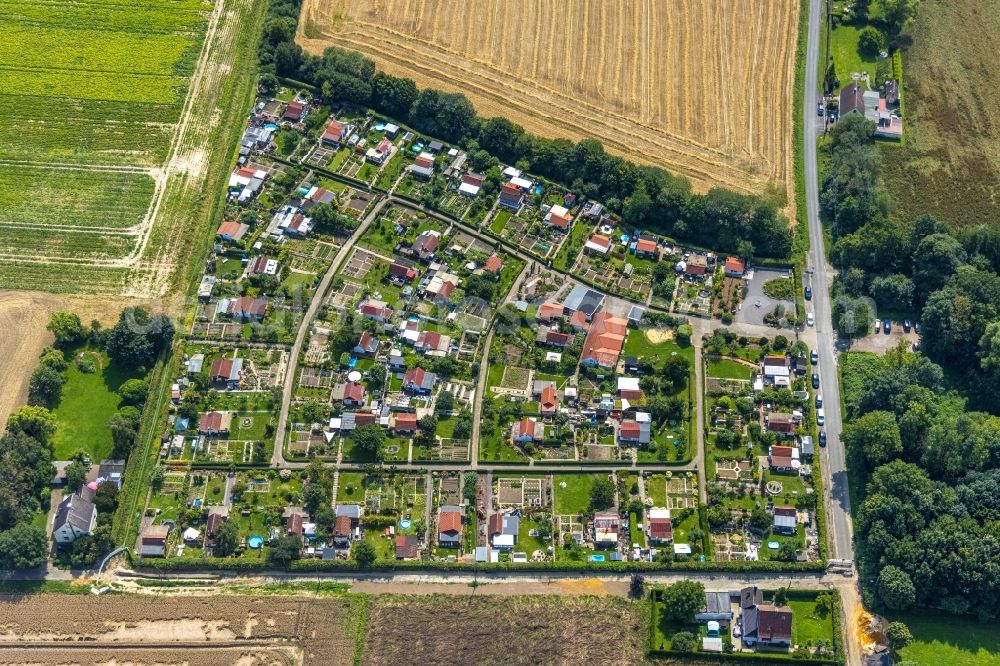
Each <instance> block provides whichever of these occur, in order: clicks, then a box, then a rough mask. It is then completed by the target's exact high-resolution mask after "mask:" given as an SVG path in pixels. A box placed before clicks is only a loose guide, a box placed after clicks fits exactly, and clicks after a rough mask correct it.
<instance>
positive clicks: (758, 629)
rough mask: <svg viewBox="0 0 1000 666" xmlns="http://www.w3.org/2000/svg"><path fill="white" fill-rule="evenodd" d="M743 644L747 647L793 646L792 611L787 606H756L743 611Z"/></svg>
mask: <svg viewBox="0 0 1000 666" xmlns="http://www.w3.org/2000/svg"><path fill="white" fill-rule="evenodd" d="M743 642H744V643H746V644H747V645H755V644H757V643H759V644H762V645H775V646H784V647H790V646H791V644H792V609H791V608H788V607H787V606H781V607H778V606H772V605H771V604H755V605H753V606H751V607H750V608H744V609H743Z"/></svg>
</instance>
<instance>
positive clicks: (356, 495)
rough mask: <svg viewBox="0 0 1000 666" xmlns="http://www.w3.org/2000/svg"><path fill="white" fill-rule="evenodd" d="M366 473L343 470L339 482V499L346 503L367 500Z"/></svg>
mask: <svg viewBox="0 0 1000 666" xmlns="http://www.w3.org/2000/svg"><path fill="white" fill-rule="evenodd" d="M364 481H365V475H364V474H355V473H353V472H341V473H340V477H339V481H338V484H337V501H338V502H344V503H346V504H362V503H364V501H365V487H364Z"/></svg>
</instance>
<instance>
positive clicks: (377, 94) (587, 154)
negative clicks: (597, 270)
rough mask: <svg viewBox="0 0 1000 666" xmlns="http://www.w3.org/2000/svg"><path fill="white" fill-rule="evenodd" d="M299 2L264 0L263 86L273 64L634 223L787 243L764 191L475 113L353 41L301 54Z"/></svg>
mask: <svg viewBox="0 0 1000 666" xmlns="http://www.w3.org/2000/svg"><path fill="white" fill-rule="evenodd" d="M299 5H300V2H299V1H298V0H278V1H276V2H272V3H271V6H270V8H269V18H268V19H267V21H266V24H265V30H264V39H263V41H262V44H261V64H262V70H263V71H264V72H266V73H267V74H265V83H266V86H268V87H270V86H273V85H274V84H275V83H276V81H275V80H274V75H275V74H276V75H278V76H284V77H290V78H293V79H297V80H300V81H304V82H307V83H310V84H312V85H314V86H315V87H316V89H317V90H318V91H319V93H320V95H321V97H322V98H323V99H325V100H329V101H334V100H337V101H344V102H349V103H351V104H356V105H359V106H365V107H370V108H373V109H375V110H376V111H378V112H379V113H383V114H386V115H388V116H390V117H392V118H397V119H399V120H401V121H402V122H404V123H406V124H408V125H409V126H411V127H413V128H414V129H416V130H417V131H419V132H422V133H425V134H428V135H430V136H434V137H438V138H441V139H443V140H445V141H448V142H449V143H453V144H459V145H462V146H464V147H465V148H466V149H467V150H469V151H470V154H471V155H473V156H477V160H478V161H479V162H484V163H485V162H486V158H485V157H483V156H481V151H485V152H486V153H487V155H493V156H495V157H497V158H499V159H500V160H502V161H503V162H504V163H506V164H515V165H517V167H518V168H521V169H524V170H529V171H531V172H532V173H536V174H538V175H540V176H543V177H545V178H548V179H550V180H553V181H557V182H560V183H562V184H564V185H566V186H567V187H569V188H570V189H572V190H573V191H575V192H578V193H581V194H583V195H584V196H587V197H592V198H598V199H601V200H603V201H605V202H606V203H607V205H608V207H609V208H611V209H612V210H614V211H616V212H619V213H621V214H622V215H623V217H624V219H625V221H626V222H628V223H630V224H633V225H636V226H638V227H641V228H647V229H652V230H656V231H659V232H661V233H665V234H668V235H671V236H674V237H677V238H680V239H683V240H687V241H690V242H694V243H698V244H701V245H710V246H712V247H715V248H718V249H720V250H722V251H726V252H735V251H737V249H738V248H739V245H740V243H741V241H749V242H750V243H751V244H752V246H753V248H754V251H755V253H756V254H757V255H759V256H767V257H787V256H789V254H790V253H791V247H792V233H791V230H790V229H789V226H788V221H787V220H786V219H785V218H784V217H783V216H782V215H780V214H779V213H778V211H777V208H776V206H775V205H774V204H772V203H770V202H768V201H765V200H764V199H761V198H759V197H755V196H748V195H742V194H737V193H734V192H730V191H727V190H721V189H715V190H711V191H710V192H708V193H707V194H706V195H699V194H693V193H692V191H691V183H690V182H689V181H688V180H687V179H686V178H682V177H678V176H674V175H671V174H669V173H667V172H665V171H663V170H662V169H659V168H655V167H647V166H639V165H636V164H635V163H633V162H630V161H628V160H626V159H624V158H621V157H618V156H615V155H609V154H608V153H606V152H605V150H604V147H603V146H602V145H601V143H600V142H599V141H597V140H595V139H584V140H582V141H580V142H578V143H573V142H572V141H569V140H566V139H546V138H543V137H539V136H535V135H533V134H529V133H527V132H525V131H524V128H523V127H521V126H520V125H517V124H515V123H513V122H511V121H509V120H507V119H506V118H479V117H478V116H477V115H476V110H475V108H473V106H472V104H471V102H469V100H468V99H467V98H466V97H465V96H464V95H462V94H460V93H446V92H442V91H439V90H435V89H433V88H425V89H423V90H420V89H418V88H417V86H416V84H415V83H414V82H413V80H411V79H408V78H401V77H395V76H392V75H390V74H386V73H385V72H380V71H377V70H376V68H375V63H374V62H373V61H372V60H370V59H368V58H366V57H365V56H363V55H362V54H360V53H358V52H355V51H347V50H344V49H340V48H337V47H330V48H328V49H327V50H326V51H324V53H323V55H322V56H310V55H307V54H305V53H304V52H303V51H302V49H301V47H299V46H298V45H297V44H296V43H295V41H294V37H295V32H296V25H297V16H298V8H299Z"/></svg>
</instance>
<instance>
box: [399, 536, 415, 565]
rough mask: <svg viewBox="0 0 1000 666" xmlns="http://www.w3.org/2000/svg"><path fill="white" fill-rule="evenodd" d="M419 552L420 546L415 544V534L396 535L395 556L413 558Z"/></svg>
mask: <svg viewBox="0 0 1000 666" xmlns="http://www.w3.org/2000/svg"><path fill="white" fill-rule="evenodd" d="M419 554H420V548H419V547H418V546H417V535H416V534H397V535H396V557H398V558H400V559H404V558H415V557H417V556H418V555H419Z"/></svg>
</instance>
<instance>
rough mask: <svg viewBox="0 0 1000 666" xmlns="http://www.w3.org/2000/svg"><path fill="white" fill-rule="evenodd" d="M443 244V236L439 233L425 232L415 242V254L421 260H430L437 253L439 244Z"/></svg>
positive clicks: (413, 248)
mask: <svg viewBox="0 0 1000 666" xmlns="http://www.w3.org/2000/svg"><path fill="white" fill-rule="evenodd" d="M440 242H441V234H440V233H438V232H437V231H425V232H424V233H422V234H420V235H419V236H417V239H416V240H415V241H413V247H412V248H411V249H412V250H413V253H414V254H416V255H417V256H418V257H420V258H421V259H430V258H431V257H433V256H434V253H435V252H437V249H438V244H439V243H440Z"/></svg>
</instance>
